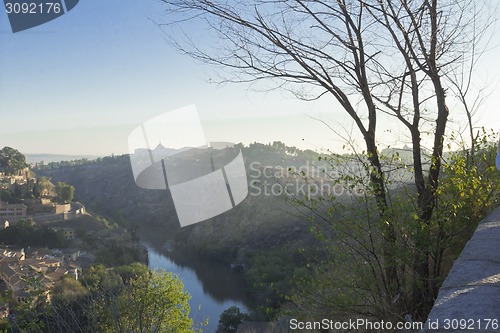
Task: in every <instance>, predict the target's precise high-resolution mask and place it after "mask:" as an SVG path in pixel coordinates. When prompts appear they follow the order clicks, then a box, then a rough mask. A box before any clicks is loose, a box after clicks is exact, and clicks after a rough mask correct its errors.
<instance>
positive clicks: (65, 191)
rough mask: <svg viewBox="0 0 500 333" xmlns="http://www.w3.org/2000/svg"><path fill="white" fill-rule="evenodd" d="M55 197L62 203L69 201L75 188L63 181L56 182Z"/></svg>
mask: <svg viewBox="0 0 500 333" xmlns="http://www.w3.org/2000/svg"><path fill="white" fill-rule="evenodd" d="M56 193H57V199H58V200H59V201H60V202H63V203H69V202H71V201H72V200H73V196H74V194H75V188H74V187H73V186H71V185H68V184H66V183H63V182H57V184H56Z"/></svg>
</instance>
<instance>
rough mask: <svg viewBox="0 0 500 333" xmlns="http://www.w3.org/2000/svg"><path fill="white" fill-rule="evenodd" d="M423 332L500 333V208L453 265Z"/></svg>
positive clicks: (470, 241) (468, 243) (483, 222)
mask: <svg viewBox="0 0 500 333" xmlns="http://www.w3.org/2000/svg"><path fill="white" fill-rule="evenodd" d="M422 332H425V333H426V332H454V333H458V332H500V207H499V208H497V209H496V210H495V211H493V212H492V213H491V214H490V215H488V216H487V217H486V218H485V219H484V220H483V221H481V222H480V223H479V225H478V227H477V229H476V231H475V233H474V235H473V236H472V238H471V239H470V240H469V242H467V245H466V246H465V248H464V249H463V251H462V253H461V254H460V256H459V257H458V259H457V260H456V261H455V263H454V264H453V267H452V269H451V270H450V273H449V274H448V276H447V278H446V280H445V281H444V283H443V285H442V287H441V289H440V290H439V294H438V297H437V299H436V301H435V303H434V307H433V308H432V311H431V313H430V314H429V317H428V318H427V322H426V323H425V326H424V330H423V331H422Z"/></svg>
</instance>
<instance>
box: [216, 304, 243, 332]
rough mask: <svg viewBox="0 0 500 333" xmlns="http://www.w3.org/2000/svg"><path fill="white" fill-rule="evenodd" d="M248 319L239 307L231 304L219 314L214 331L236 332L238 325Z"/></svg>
mask: <svg viewBox="0 0 500 333" xmlns="http://www.w3.org/2000/svg"><path fill="white" fill-rule="evenodd" d="M248 319H249V316H248V315H247V314H245V313H243V312H241V310H240V308H238V307H236V306H231V307H230V308H228V309H226V310H224V312H222V314H221V315H220V318H219V324H218V325H217V330H216V331H215V333H236V331H237V330H238V325H239V324H241V323H243V322H245V321H248Z"/></svg>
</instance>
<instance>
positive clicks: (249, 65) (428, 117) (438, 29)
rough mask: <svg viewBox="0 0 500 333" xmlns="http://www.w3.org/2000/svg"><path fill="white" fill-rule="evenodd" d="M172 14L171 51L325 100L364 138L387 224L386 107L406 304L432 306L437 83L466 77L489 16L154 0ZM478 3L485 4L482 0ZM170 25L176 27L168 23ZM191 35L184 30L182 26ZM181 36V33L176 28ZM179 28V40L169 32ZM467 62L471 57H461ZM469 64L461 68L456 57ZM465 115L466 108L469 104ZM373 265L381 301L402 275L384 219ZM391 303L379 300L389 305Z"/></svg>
mask: <svg viewBox="0 0 500 333" xmlns="http://www.w3.org/2000/svg"><path fill="white" fill-rule="evenodd" d="M162 2H164V3H165V5H166V8H167V12H169V13H171V14H173V16H172V17H173V19H172V21H170V22H168V23H166V24H163V25H162V26H163V27H164V28H165V29H167V28H172V30H170V31H167V30H165V31H166V34H167V35H168V36H170V38H171V42H172V44H173V45H174V46H175V47H176V48H177V49H178V50H180V51H181V52H183V53H185V54H188V55H189V56H192V57H194V58H196V59H199V60H201V61H203V62H206V63H210V64H213V65H216V66H220V67H221V68H222V69H223V70H224V72H225V74H224V75H223V78H222V79H223V80H224V81H226V82H247V83H252V84H256V83H258V82H260V81H261V80H263V79H267V80H271V81H272V82H274V83H275V84H276V86H277V87H279V88H282V89H287V90H289V91H291V92H292V93H293V94H295V96H297V97H298V98H300V99H304V100H314V99H318V98H325V97H326V96H328V95H329V96H332V97H333V98H334V99H335V101H336V102H335V103H332V108H334V107H338V106H340V107H342V108H343V109H344V110H345V112H346V113H347V114H348V115H349V116H350V117H351V118H352V120H353V122H354V124H355V125H356V127H357V129H358V130H359V132H360V134H361V135H362V137H363V139H364V143H365V145H366V152H365V153H366V158H367V160H368V161H369V166H370V169H369V171H368V172H369V178H370V184H371V193H372V194H373V197H374V200H375V203H376V209H377V212H378V215H379V218H380V220H382V221H390V215H391V212H390V209H388V206H389V204H388V195H389V194H388V189H387V187H386V186H385V177H386V175H385V174H384V171H383V165H382V163H381V157H380V153H379V150H378V148H377V143H378V139H379V137H380V133H378V132H377V121H378V119H379V118H380V117H381V116H386V115H389V116H391V117H394V118H395V119H397V120H398V121H399V123H400V124H402V125H403V126H404V127H405V128H406V129H407V131H408V133H409V134H410V137H411V140H412V150H413V178H414V184H415V187H416V195H417V207H416V214H417V218H418V222H419V224H420V225H421V228H420V229H419V230H420V231H419V233H420V234H419V235H417V236H416V237H415V239H414V243H415V244H414V248H415V251H414V260H413V263H412V265H411V266H412V267H411V268H412V269H413V274H415V276H416V278H415V286H414V288H413V291H414V294H413V296H412V297H413V303H414V304H415V306H416V307H419V308H428V307H429V306H430V305H432V302H433V299H434V297H435V296H436V293H437V286H438V285H437V281H436V274H438V273H439V271H440V269H439V268H436V267H434V266H433V265H435V263H433V262H432V260H431V259H432V258H431V253H430V248H429V245H428V244H427V243H426V241H425V239H426V238H425V237H424V235H425V233H428V232H429V228H428V227H429V223H430V221H431V218H432V214H433V211H434V209H435V207H436V205H437V196H436V191H437V189H438V186H439V176H440V171H441V164H442V155H443V147H444V138H445V133H446V129H447V123H448V119H449V117H450V109H449V104H448V99H449V96H447V91H448V90H450V89H452V88H455V89H456V88H457V87H458V88H460V89H459V91H460V93H461V94H463V96H460V98H461V99H462V102H463V101H465V99H464V98H465V95H466V94H467V93H468V88H467V84H465V85H464V84H463V83H458V82H457V78H458V77H464V76H463V75H464V74H465V75H468V76H469V77H470V74H471V73H472V70H473V67H474V65H475V63H476V62H475V59H476V58H477V57H475V55H474V54H475V53H477V50H478V48H477V46H476V45H477V43H478V39H477V37H478V35H480V34H483V33H484V31H485V30H486V28H487V27H488V26H489V23H490V21H488V20H487V19H486V20H484V18H483V17H481V16H480V15H479V13H480V10H478V8H476V2H475V1H473V0H396V1H386V0H336V1H322V0H256V1H248V2H244V1H235V2H232V3H229V2H227V1H208V0H162ZM484 6H486V5H484ZM194 22H197V25H196V27H205V28H207V31H209V32H210V33H215V37H216V38H215V39H214V40H215V41H216V42H217V44H215V45H211V46H207V45H204V44H205V43H203V42H201V43H200V42H199V41H197V40H195V39H194V36H193V34H192V33H185V32H184V31H185V30H184V29H183V28H184V27H186V25H188V24H192V23H194ZM176 29H178V30H176ZM190 30H191V32H192V31H193V29H192V28H190ZM179 33H180V34H179ZM179 36H183V37H179ZM471 59H472V60H471ZM468 60H469V65H470V66H469V67H468V69H467V71H469V73H468V74H467V73H464V71H465V70H466V69H464V67H463V66H461V64H463V63H464V61H468ZM469 114H470V112H469ZM428 129H430V130H431V131H432V132H433V140H432V148H431V158H430V166H429V168H428V170H425V168H424V163H423V149H422V134H423V133H425V132H426V131H427V130H428ZM383 225H384V227H383V228H382V230H381V231H380V236H381V237H382V238H383V240H384V242H383V243H384V244H385V245H384V249H383V250H382V252H383V255H382V257H383V265H382V267H383V268H382V269H381V272H380V273H375V274H376V275H377V277H378V278H379V279H381V280H382V284H383V286H384V289H385V290H384V291H383V293H384V295H385V297H386V298H387V299H388V300H392V299H395V298H397V295H398V294H399V293H400V292H401V288H402V286H401V280H402V279H403V276H401V274H403V273H402V272H401V271H400V270H398V263H397V260H396V257H395V255H394V253H393V251H394V248H395V242H397V235H396V234H397V230H396V227H395V226H394V225H393V223H389V222H388V223H384V224H383ZM388 303H390V301H388Z"/></svg>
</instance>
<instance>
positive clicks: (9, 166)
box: [0, 147, 27, 175]
mask: <svg viewBox="0 0 500 333" xmlns="http://www.w3.org/2000/svg"><path fill="white" fill-rule="evenodd" d="M26 166H27V164H26V157H25V156H24V155H23V154H21V153H20V152H19V151H18V150H16V149H14V148H11V147H4V148H3V149H1V150H0V171H3V172H5V174H7V175H15V174H18V173H19V172H20V171H21V170H23V169H24V168H26Z"/></svg>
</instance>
